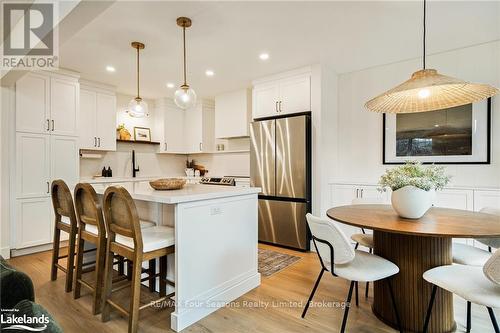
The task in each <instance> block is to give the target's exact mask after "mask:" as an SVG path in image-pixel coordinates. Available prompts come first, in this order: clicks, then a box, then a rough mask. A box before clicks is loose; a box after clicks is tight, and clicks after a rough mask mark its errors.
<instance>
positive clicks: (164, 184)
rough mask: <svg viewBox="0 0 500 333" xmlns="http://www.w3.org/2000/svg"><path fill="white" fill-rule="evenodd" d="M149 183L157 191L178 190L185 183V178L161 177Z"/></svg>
mask: <svg viewBox="0 0 500 333" xmlns="http://www.w3.org/2000/svg"><path fill="white" fill-rule="evenodd" d="M149 185H151V187H152V188H154V189H155V190H157V191H167V190H180V189H181V188H183V187H184V185H186V180H185V179H180V178H163V179H156V180H153V181H150V182H149Z"/></svg>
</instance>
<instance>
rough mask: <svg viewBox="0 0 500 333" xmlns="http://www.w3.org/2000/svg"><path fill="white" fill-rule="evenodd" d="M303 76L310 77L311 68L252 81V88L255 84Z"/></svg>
mask: <svg viewBox="0 0 500 333" xmlns="http://www.w3.org/2000/svg"><path fill="white" fill-rule="evenodd" d="M304 74H311V75H312V66H306V67H301V68H297V69H293V70H291V71H287V72H282V73H279V74H274V75H269V76H266V77H263V78H259V79H256V80H253V81H252V86H255V85H256V84H261V83H265V82H269V81H276V80H281V79H284V78H289V77H292V76H298V75H304Z"/></svg>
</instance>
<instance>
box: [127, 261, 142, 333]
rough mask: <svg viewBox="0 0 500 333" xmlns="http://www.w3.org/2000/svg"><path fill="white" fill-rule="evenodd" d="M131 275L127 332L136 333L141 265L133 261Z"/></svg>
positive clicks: (139, 262)
mask: <svg viewBox="0 0 500 333" xmlns="http://www.w3.org/2000/svg"><path fill="white" fill-rule="evenodd" d="M132 269H133V273H132V293H131V295H130V312H129V317H128V332H129V333H136V332H137V329H138V327H139V305H140V304H139V299H140V294H141V274H142V263H141V261H140V260H134V263H133V268H132Z"/></svg>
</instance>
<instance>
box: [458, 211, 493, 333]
mask: <svg viewBox="0 0 500 333" xmlns="http://www.w3.org/2000/svg"><path fill="white" fill-rule="evenodd" d="M480 212H481V213H485V214H492V215H497V216H499V219H498V222H499V223H500V209H498V208H493V207H485V208H483V209H481V210H480ZM475 241H477V242H479V243H481V244H483V245H486V246H488V251H486V250H483V249H480V248H478V247H475V246H471V245H467V244H461V243H453V251H452V253H453V262H454V263H455V264H461V265H470V266H480V267H481V266H484V264H485V263H486V262H487V261H488V259H490V257H491V251H492V249H498V248H500V238H476V239H475ZM471 308H472V304H471V302H467V333H469V332H470V330H471Z"/></svg>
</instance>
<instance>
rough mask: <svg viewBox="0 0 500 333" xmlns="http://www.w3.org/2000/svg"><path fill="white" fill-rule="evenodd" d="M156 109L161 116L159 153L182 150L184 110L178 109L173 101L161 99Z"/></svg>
mask: <svg viewBox="0 0 500 333" xmlns="http://www.w3.org/2000/svg"><path fill="white" fill-rule="evenodd" d="M158 110H159V111H160V115H161V116H162V117H163V118H162V119H161V120H160V121H162V122H163V142H162V143H161V144H160V152H161V153H175V152H177V153H180V152H184V149H185V148H184V120H185V119H184V116H185V114H184V113H185V111H184V110H181V109H179V108H178V107H177V106H176V105H175V104H174V103H173V101H170V100H161V101H160V102H159V103H158Z"/></svg>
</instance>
